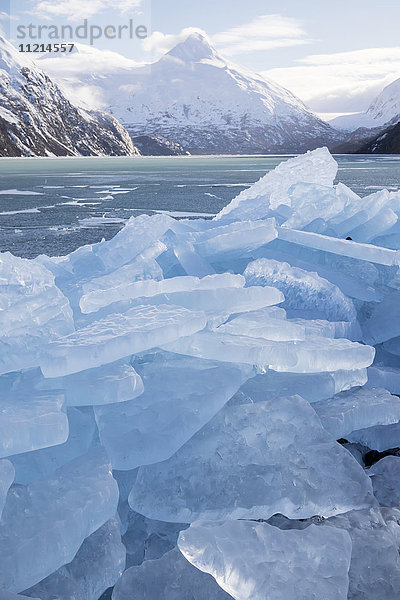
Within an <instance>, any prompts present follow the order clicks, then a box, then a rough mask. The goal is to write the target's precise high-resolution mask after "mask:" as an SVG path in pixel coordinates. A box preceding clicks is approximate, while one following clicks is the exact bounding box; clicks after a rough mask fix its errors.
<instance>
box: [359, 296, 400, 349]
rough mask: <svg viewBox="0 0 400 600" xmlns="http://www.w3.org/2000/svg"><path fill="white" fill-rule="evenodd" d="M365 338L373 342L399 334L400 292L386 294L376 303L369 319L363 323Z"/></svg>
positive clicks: (376, 342) (377, 342)
mask: <svg viewBox="0 0 400 600" xmlns="http://www.w3.org/2000/svg"><path fill="white" fill-rule="evenodd" d="M363 331H364V334H365V339H366V340H368V341H370V342H371V343H373V344H379V343H380V342H385V341H386V340H390V339H392V338H394V337H397V336H399V335H400V292H399V291H396V292H392V293H391V294H387V296H385V298H384V300H383V301H382V302H380V303H379V304H376V305H375V306H374V307H373V309H372V311H371V314H370V317H369V319H367V321H366V322H365V323H364V324H363Z"/></svg>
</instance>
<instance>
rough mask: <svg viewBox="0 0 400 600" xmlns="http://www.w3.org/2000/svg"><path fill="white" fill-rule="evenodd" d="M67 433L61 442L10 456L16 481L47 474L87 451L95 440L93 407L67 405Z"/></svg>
mask: <svg viewBox="0 0 400 600" xmlns="http://www.w3.org/2000/svg"><path fill="white" fill-rule="evenodd" d="M67 416H68V424H69V434H68V439H67V441H66V442H65V443H64V444H58V445H57V446H51V447H49V448H42V449H41V450H36V451H35V452H25V453H24V454H16V455H14V456H12V457H11V462H12V463H13V465H14V468H15V482H16V483H22V484H24V485H27V484H28V483H31V482H32V481H34V480H35V479H42V478H48V477H50V476H52V475H53V473H55V471H56V470H57V469H59V468H60V467H62V466H63V465H65V464H66V463H68V462H70V461H71V460H73V459H75V458H77V457H78V456H82V455H84V454H86V453H87V452H89V450H90V448H91V447H92V446H93V445H94V443H95V442H96V440H97V427H96V421H95V419H94V415H93V411H92V409H78V408H72V407H71V408H68V409H67Z"/></svg>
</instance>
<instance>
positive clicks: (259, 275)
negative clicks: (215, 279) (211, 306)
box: [244, 258, 356, 321]
mask: <svg viewBox="0 0 400 600" xmlns="http://www.w3.org/2000/svg"><path fill="white" fill-rule="evenodd" d="M244 276H245V278H246V283H247V285H270V286H274V287H276V288H278V289H279V290H281V292H283V294H284V296H285V302H284V304H283V307H284V308H285V309H287V310H288V309H291V310H297V311H299V310H303V311H307V313H311V314H312V318H322V319H327V320H328V321H354V320H355V318H356V311H355V308H354V305H353V302H352V301H351V300H350V299H349V298H347V297H346V296H345V295H344V294H343V292H341V290H340V289H339V288H338V287H337V286H335V285H333V284H332V283H330V281H327V280H326V279H323V278H322V277H320V276H319V275H318V274H317V273H310V272H309V271H305V270H304V269H299V268H298V267H291V266H290V265H289V264H288V263H285V262H279V261H277V260H268V259H266V258H260V259H258V260H256V261H254V262H251V263H250V264H249V265H248V266H247V268H246V270H245V272H244Z"/></svg>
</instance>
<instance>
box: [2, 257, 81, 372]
mask: <svg viewBox="0 0 400 600" xmlns="http://www.w3.org/2000/svg"><path fill="white" fill-rule="evenodd" d="M0 329H1V339H0V374H2V373H7V372H9V371H17V370H19V369H26V368H29V367H32V366H36V365H37V364H38V351H39V350H40V348H41V346H42V345H44V344H46V343H48V342H49V341H50V340H53V339H55V338H56V337H58V336H60V335H67V334H69V333H71V332H72V331H73V330H74V323H73V320H72V310H71V307H70V305H69V302H68V300H67V298H66V297H65V296H64V295H63V294H62V293H61V292H60V290H59V289H58V288H57V287H56V286H55V284H54V277H53V275H52V273H50V271H48V270H47V269H46V268H45V267H43V266H41V265H39V264H37V263H34V262H33V261H30V260H26V259H23V258H18V257H16V256H13V255H12V254H10V253H9V252H6V253H4V254H0Z"/></svg>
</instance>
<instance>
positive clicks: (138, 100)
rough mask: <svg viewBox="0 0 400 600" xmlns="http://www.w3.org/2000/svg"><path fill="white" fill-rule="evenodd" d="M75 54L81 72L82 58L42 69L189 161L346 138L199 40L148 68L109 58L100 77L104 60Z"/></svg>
mask: <svg viewBox="0 0 400 600" xmlns="http://www.w3.org/2000/svg"><path fill="white" fill-rule="evenodd" d="M78 46H79V47H78V53H81V59H80V62H81V64H82V65H85V67H84V68H83V69H82V68H81V69H80V68H79V66H78V63H77V61H78V60H79V58H78V56H79V55H75V56H67V57H62V58H61V57H57V58H56V59H54V58H46V57H44V59H43V60H41V61H40V62H41V64H42V66H43V68H44V69H45V70H46V71H47V72H48V73H50V74H51V75H52V76H53V77H55V78H56V81H58V82H60V83H61V84H62V85H63V86H65V89H67V88H69V90H70V91H72V92H73V93H74V95H75V96H76V94H79V89H84V90H87V92H88V94H89V93H92V96H93V99H94V100H96V101H98V100H99V99H101V106H102V107H103V108H104V109H105V110H106V111H107V112H109V113H111V114H112V115H114V116H115V117H116V118H117V119H118V120H119V121H120V122H121V123H122V124H123V125H124V126H125V127H126V128H127V129H128V131H130V133H131V134H132V136H133V137H135V136H139V135H161V136H163V137H164V138H166V139H169V140H171V141H172V142H177V143H179V144H181V145H182V146H183V147H184V148H185V149H187V150H189V151H190V152H192V153H221V152H222V153H245V152H250V153H256V152H283V153H285V152H297V151H301V150H305V149H309V148H314V147H316V146H318V145H321V144H322V143H323V144H325V145H326V144H328V145H332V143H333V142H336V143H337V141H338V139H339V141H340V140H341V139H342V137H343V136H342V137H340V135H341V134H338V132H336V131H335V130H334V129H333V128H332V127H331V126H330V125H328V124H326V123H325V122H323V121H321V120H320V119H319V118H318V117H317V116H316V115H314V114H313V113H312V112H311V111H310V110H308V109H307V108H306V107H305V106H304V104H303V103H302V102H301V101H300V100H299V99H298V98H296V97H295V96H294V95H293V94H292V93H290V92H289V91H288V90H286V89H284V88H282V87H280V86H279V85H277V84H275V83H273V82H271V81H267V80H266V79H264V78H263V77H262V76H261V75H257V74H255V73H253V72H251V71H248V70H246V69H244V68H242V67H238V66H236V65H233V64H232V63H230V62H228V61H227V60H225V59H224V58H222V57H221V56H220V55H219V54H218V53H217V52H216V51H215V49H214V48H212V47H211V46H210V44H209V42H208V40H207V39H206V38H205V37H204V36H202V35H201V34H197V33H195V34H192V35H190V36H189V37H188V38H187V39H186V40H185V41H184V42H182V43H180V44H178V45H177V46H176V47H175V48H173V49H172V50H171V51H170V52H168V53H167V54H166V55H165V56H163V57H162V58H161V59H160V60H158V61H157V62H155V63H153V64H151V65H149V64H147V65H138V64H134V63H133V61H128V60H127V59H125V58H124V57H122V56H121V57H120V59H121V60H120V61H117V60H116V56H114V57H113V56H111V54H110V53H108V54H107V57H105V58H104V60H105V68H104V69H102V70H99V69H98V60H99V58H100V57H99V56H98V54H99V53H98V52H97V53H96V52H95V53H93V50H87V49H85V47H82V46H81V45H78ZM89 52H91V53H92V58H91V60H90V61H89V60H87V58H86V53H89ZM62 63H63V66H62V68H61V66H60V64H62ZM91 63H93V67H92V68H91V67H90V64H91ZM110 63H113V65H114V66H113V68H110ZM78 80H79V85H78Z"/></svg>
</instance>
